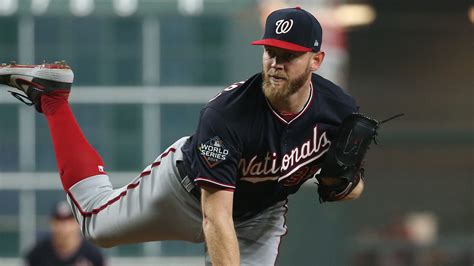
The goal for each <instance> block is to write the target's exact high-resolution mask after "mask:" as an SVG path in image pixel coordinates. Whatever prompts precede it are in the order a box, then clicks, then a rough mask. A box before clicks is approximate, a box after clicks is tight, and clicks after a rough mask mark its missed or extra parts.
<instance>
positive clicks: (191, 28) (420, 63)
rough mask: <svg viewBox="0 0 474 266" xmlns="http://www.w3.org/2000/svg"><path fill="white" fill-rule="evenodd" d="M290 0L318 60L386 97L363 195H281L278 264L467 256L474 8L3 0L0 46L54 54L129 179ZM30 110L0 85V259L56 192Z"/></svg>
mask: <svg viewBox="0 0 474 266" xmlns="http://www.w3.org/2000/svg"><path fill="white" fill-rule="evenodd" d="M295 5H300V6H302V7H303V8H306V9H308V10H310V11H312V12H313V13H314V14H315V15H316V17H318V19H319V20H320V21H321V22H322V24H323V28H324V30H325V32H324V36H323V46H322V47H323V50H325V51H326V52H327V56H326V61H325V63H324V66H323V69H322V70H321V73H322V75H324V76H326V77H329V78H330V79H332V80H334V81H336V83H339V84H341V85H343V86H345V87H347V88H348V91H349V92H350V93H351V94H352V95H354V96H355V97H356V99H357V100H358V102H359V104H360V105H361V111H362V112H363V113H366V114H368V115H370V116H373V117H376V118H380V119H381V118H385V117H388V116H390V115H392V114H396V113H399V112H404V113H406V116H405V117H404V118H403V119H399V120H395V121H393V122H391V123H389V124H387V125H386V126H384V127H383V128H382V129H381V130H380V137H379V142H380V145H379V146H374V147H373V148H372V149H371V150H370V151H369V154H368V169H367V173H366V175H367V179H366V190H365V193H364V195H363V196H362V198H361V199H359V200H357V201H354V202H347V203H331V204H319V203H318V197H317V194H316V191H315V185H314V184H312V182H308V184H306V185H305V186H304V187H303V188H302V190H301V191H300V192H299V193H298V194H296V195H294V196H292V197H291V198H290V201H289V213H288V216H287V221H288V227H289V233H288V235H287V236H286V237H284V239H283V243H282V246H281V249H280V251H281V253H280V257H279V260H278V263H277V264H278V265H390V266H396V265H473V263H474V179H473V178H474V177H473V170H474V156H473V155H474V154H473V151H474V150H473V148H474V145H473V144H474V138H473V136H474V134H473V133H474V120H473V103H474V98H473V89H474V86H473V85H474V79H473V74H474V53H473V44H474V32H473V23H474V7H473V5H472V2H471V3H470V4H469V2H468V1H461V0H453V1H442V0H433V1H422V0H415V1H403V0H387V1H383V0H379V1H351V0H340V1H330V0H299V1H291V0H288V1H264V0H156V1H152V0H147V1H145V0H0V61H1V62H9V61H11V60H15V61H17V62H19V63H41V62H43V60H46V61H48V62H51V61H55V60H63V59H64V60H66V61H67V62H68V64H69V65H70V66H71V67H72V68H73V69H74V71H75V74H76V79H75V87H74V90H73V95H72V98H71V102H72V107H73V110H74V112H75V114H76V116H77V118H78V120H79V123H80V125H81V126H82V128H83V130H84V133H85V135H86V136H87V138H88V139H89V140H90V142H91V143H92V144H93V145H94V146H95V147H96V148H97V150H98V151H99V152H100V154H102V156H103V158H104V161H105V163H106V166H107V169H108V171H109V172H110V176H111V179H112V182H113V183H114V185H116V186H121V185H124V184H126V183H127V181H128V180H130V179H131V178H132V177H134V176H135V175H136V174H137V173H139V172H140V171H141V169H142V168H144V167H145V166H146V165H147V163H149V162H151V161H152V160H153V159H154V157H155V156H156V155H158V154H159V153H160V152H161V151H162V150H163V148H165V147H166V146H167V145H169V144H171V143H172V142H173V141H174V140H175V139H177V138H178V137H181V136H183V135H188V134H192V133H193V131H194V128H195V126H196V122H197V117H198V113H199V110H200V107H201V106H202V105H203V104H204V103H205V102H206V101H207V99H209V98H210V97H212V96H213V95H214V94H216V93H217V92H218V91H219V90H221V89H222V88H224V87H225V86H226V85H228V84H231V83H233V82H235V81H239V80H242V79H245V78H247V77H248V76H250V75H251V74H253V73H254V72H257V71H260V69H261V59H260V58H261V48H258V47H252V46H250V45H249V43H250V42H251V41H252V40H255V39H258V38H260V36H261V33H262V20H263V19H264V18H265V16H266V14H267V13H268V12H269V11H271V10H272V9H275V8H278V7H283V6H295ZM55 167H56V163H55V159H54V154H53V150H52V144H51V140H50V138H49V132H48V129H47V125H46V122H45V120H44V119H43V117H42V116H41V115H38V114H36V113H35V112H33V110H32V109H31V108H28V107H26V106H24V105H22V104H20V103H18V102H17V101H16V100H15V99H14V98H13V97H11V96H10V95H9V94H8V93H7V91H6V89H5V88H2V91H1V92H0V265H19V264H22V262H21V257H22V256H23V254H24V252H25V251H26V250H28V249H29V248H30V247H31V246H32V245H33V244H34V243H35V241H36V240H37V239H38V238H41V237H42V236H44V234H45V233H46V232H47V230H48V214H49V211H50V209H51V206H52V204H53V203H54V202H56V201H58V200H61V199H64V193H63V192H62V190H61V185H60V182H59V178H58V175H57V173H56V172H55V169H56V168H55ZM203 251H204V247H203V245H195V244H187V243H183V242H163V243H159V242H157V243H147V244H136V245H124V246H120V247H116V248H112V249H107V250H104V252H106V254H107V255H108V257H109V262H110V263H109V264H110V265H131V264H134V265H156V264H159V265H194V264H196V265H202V264H203V259H202V253H203Z"/></svg>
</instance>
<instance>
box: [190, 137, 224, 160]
mask: <svg viewBox="0 0 474 266" xmlns="http://www.w3.org/2000/svg"><path fill="white" fill-rule="evenodd" d="M198 149H199V151H200V153H201V157H202V158H203V159H204V160H205V161H206V163H207V165H208V166H209V167H210V168H213V167H214V166H216V165H217V164H219V163H220V162H222V161H225V159H226V157H227V155H229V150H228V149H227V148H226V147H225V145H224V142H223V141H222V140H221V139H220V138H219V137H217V136H216V137H213V138H211V139H209V140H208V141H206V142H204V143H201V144H199V147H198Z"/></svg>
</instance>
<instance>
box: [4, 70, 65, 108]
mask: <svg viewBox="0 0 474 266" xmlns="http://www.w3.org/2000/svg"><path fill="white" fill-rule="evenodd" d="M73 81H74V73H73V72H72V70H71V68H70V67H69V66H68V65H66V63H65V62H64V61H62V62H55V63H53V64H46V63H45V64H42V65H18V64H16V63H15V62H11V63H10V64H1V65H0V84H3V85H7V86H10V87H14V88H16V89H18V90H20V91H22V92H23V93H24V94H25V95H23V94H20V93H17V92H13V91H10V93H11V94H12V95H13V96H14V97H15V98H17V99H18V100H20V101H22V102H23V103H25V104H27V105H35V108H36V110H37V111H38V112H40V113H41V112H42V110H41V101H40V97H41V95H43V94H48V95H55V94H58V95H61V96H60V97H66V99H67V97H68V95H69V92H70V91H71V85H72V82H73ZM56 92H60V93H56Z"/></svg>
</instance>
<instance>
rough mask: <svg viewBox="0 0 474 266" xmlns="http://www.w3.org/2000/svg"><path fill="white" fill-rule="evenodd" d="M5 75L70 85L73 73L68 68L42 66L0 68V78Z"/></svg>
mask: <svg viewBox="0 0 474 266" xmlns="http://www.w3.org/2000/svg"><path fill="white" fill-rule="evenodd" d="M5 75H14V76H15V77H16V78H19V77H21V76H25V79H26V80H31V79H32V78H39V79H44V80H50V81H56V82H63V83H72V82H73V81H74V73H73V72H72V70H71V69H69V68H48V67H43V66H31V67H27V66H8V67H0V76H5Z"/></svg>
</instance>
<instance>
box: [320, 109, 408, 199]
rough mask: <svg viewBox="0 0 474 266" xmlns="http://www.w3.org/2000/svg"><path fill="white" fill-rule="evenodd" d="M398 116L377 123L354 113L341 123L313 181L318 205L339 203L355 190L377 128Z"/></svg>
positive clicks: (361, 175)
mask: <svg viewBox="0 0 474 266" xmlns="http://www.w3.org/2000/svg"><path fill="white" fill-rule="evenodd" d="M401 115H403V114H400V115H396V116H394V117H391V118H389V119H386V120H384V121H382V122H378V121H377V120H375V119H372V118H369V117H367V116H364V115H363V114H360V113H354V114H351V115H349V116H348V117H346V118H345V119H344V121H342V124H341V126H340V127H339V129H338V132H337V134H336V137H335V139H334V140H333V141H332V144H331V147H330V148H329V150H328V151H327V153H326V158H325V161H324V164H323V166H322V168H321V173H320V174H319V175H318V177H317V180H318V193H319V199H320V201H321V202H324V201H337V200H340V199H342V198H344V197H345V196H347V195H348V194H349V193H350V192H351V191H352V190H353V189H354V188H355V187H356V186H357V184H358V183H359V182H360V180H361V179H362V178H363V176H364V157H365V153H366V152H367V149H368V148H369V145H370V144H371V143H372V141H375V136H376V135H377V129H378V127H379V125H380V124H382V123H385V122H387V121H388V120H391V119H394V118H396V117H399V116H401Z"/></svg>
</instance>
